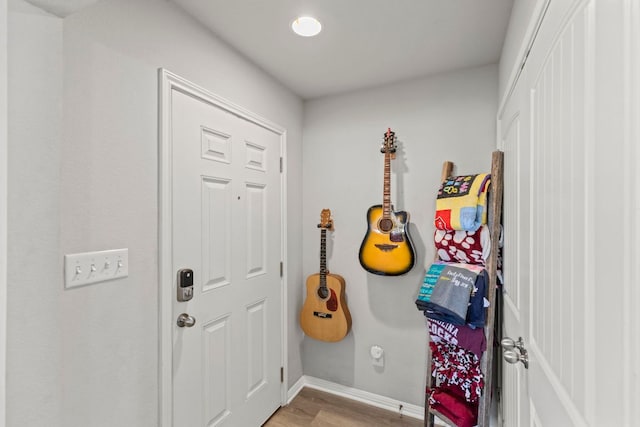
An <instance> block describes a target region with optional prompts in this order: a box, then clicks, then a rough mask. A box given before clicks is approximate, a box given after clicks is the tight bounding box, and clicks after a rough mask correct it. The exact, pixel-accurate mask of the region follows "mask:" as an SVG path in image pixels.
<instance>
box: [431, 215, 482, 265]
mask: <svg viewBox="0 0 640 427" xmlns="http://www.w3.org/2000/svg"><path fill="white" fill-rule="evenodd" d="M433 240H434V242H435V246H436V252H437V254H438V259H440V260H442V261H445V262H462V263H465V264H477V265H485V262H486V261H487V258H489V253H490V252H491V232H490V230H489V227H488V226H487V225H486V224H483V225H481V226H480V228H478V229H477V230H475V231H463V230H456V231H453V230H436V231H435V234H434V239H433Z"/></svg>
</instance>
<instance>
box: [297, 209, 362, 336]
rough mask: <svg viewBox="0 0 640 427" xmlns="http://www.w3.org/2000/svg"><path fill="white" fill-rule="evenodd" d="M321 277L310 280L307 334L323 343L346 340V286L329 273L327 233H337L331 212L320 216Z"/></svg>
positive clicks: (305, 309) (304, 315)
mask: <svg viewBox="0 0 640 427" xmlns="http://www.w3.org/2000/svg"><path fill="white" fill-rule="evenodd" d="M318 228H320V273H316V274H312V275H311V276H309V277H308V278H307V298H306V300H305V302H304V305H303V306H302V311H301V312H300V325H301V326H302V330H303V331H304V333H305V334H306V335H307V336H309V337H311V338H315V339H317V340H320V341H328V342H335V341H340V340H341V339H343V338H344V337H345V336H346V335H347V333H349V330H350V329H351V314H350V313H349V309H348V308H347V304H346V301H345V282H344V279H343V278H342V277H341V276H339V275H337V274H331V273H329V270H327V230H333V220H332V219H331V211H330V210H329V209H323V210H322V212H321V214H320V224H318Z"/></svg>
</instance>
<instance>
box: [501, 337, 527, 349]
mask: <svg viewBox="0 0 640 427" xmlns="http://www.w3.org/2000/svg"><path fill="white" fill-rule="evenodd" d="M500 345H501V346H502V348H503V349H504V350H513V349H514V348H517V349H518V350H524V341H523V340H522V337H519V338H518V341H514V340H513V338H509V337H504V338H502V341H500Z"/></svg>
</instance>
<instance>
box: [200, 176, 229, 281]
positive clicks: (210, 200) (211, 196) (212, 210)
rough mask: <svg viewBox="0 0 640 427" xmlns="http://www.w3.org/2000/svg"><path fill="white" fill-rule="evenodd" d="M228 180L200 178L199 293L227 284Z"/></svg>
mask: <svg viewBox="0 0 640 427" xmlns="http://www.w3.org/2000/svg"><path fill="white" fill-rule="evenodd" d="M231 196H232V192H231V181H229V180H226V179H220V178H210V177H202V278H203V280H202V284H203V286H202V288H203V292H206V291H209V290H211V289H214V288H217V287H220V286H224V285H228V284H229V283H230V282H231V259H230V256H229V254H230V253H231V252H230V251H231V230H232V227H231V208H230V207H231Z"/></svg>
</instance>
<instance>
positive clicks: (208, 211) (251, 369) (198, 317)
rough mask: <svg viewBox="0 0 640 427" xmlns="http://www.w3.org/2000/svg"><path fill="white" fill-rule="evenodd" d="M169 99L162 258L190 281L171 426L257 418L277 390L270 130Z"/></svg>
mask: <svg viewBox="0 0 640 427" xmlns="http://www.w3.org/2000/svg"><path fill="white" fill-rule="evenodd" d="M170 97H171V101H170V104H171V105H170V111H171V116H170V128H171V130H170V135H171V147H172V152H171V154H170V155H171V167H172V183H171V186H172V188H171V197H172V201H171V206H172V218H173V221H172V232H171V234H172V237H171V239H172V243H173V250H172V266H173V272H174V274H177V272H178V271H179V270H181V269H185V268H188V269H192V270H193V279H194V280H193V282H194V288H193V299H191V300H190V301H188V302H179V301H177V299H176V298H174V302H173V319H174V322H173V337H172V338H173V425H174V426H176V427H178V426H179V427H196V426H197V427H199V426H217V425H228V426H258V425H260V424H261V423H263V422H264V421H265V420H266V419H267V418H268V417H269V416H270V415H271V414H272V413H273V412H274V411H275V410H276V409H277V408H278V407H279V406H280V398H281V366H282V363H281V360H282V358H281V351H282V329H281V325H282V320H281V312H282V310H281V307H282V300H281V297H282V295H281V289H282V278H281V275H280V261H281V259H282V258H281V254H282V237H281V227H282V226H281V184H280V149H281V148H280V135H278V134H276V133H275V132H273V131H271V130H269V129H266V128H265V127H262V126H260V125H258V124H256V123H253V122H251V121H249V120H247V119H245V118H243V117H239V116H238V115H236V114H232V113H230V112H228V111H226V110H224V109H223V108H220V107H219V106H216V105H213V104H211V103H208V102H206V101H203V100H202V99H200V98H198V97H195V96H193V95H191V94H189V93H184V92H181V91H179V90H176V89H172V91H171V94H170ZM174 286H175V284H174ZM174 289H176V288H175V287H174ZM182 313H185V314H187V315H188V316H190V317H189V318H188V319H189V320H190V319H193V320H195V324H194V325H193V326H189V321H188V322H187V325H186V326H184V327H180V326H178V324H177V322H176V321H175V319H177V318H178V317H179V316H180V315H181V314H182Z"/></svg>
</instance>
